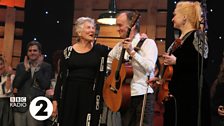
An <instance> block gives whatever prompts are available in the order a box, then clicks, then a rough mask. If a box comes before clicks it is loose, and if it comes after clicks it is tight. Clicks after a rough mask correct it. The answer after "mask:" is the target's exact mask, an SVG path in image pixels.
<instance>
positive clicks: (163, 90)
mask: <svg viewBox="0 0 224 126" xmlns="http://www.w3.org/2000/svg"><path fill="white" fill-rule="evenodd" d="M181 42H182V40H181V39H176V40H175V41H174V42H173V44H172V45H171V48H169V50H168V53H169V55H171V54H172V53H173V52H174V51H175V50H176V49H177V48H178V47H180V46H181ZM162 64H163V63H162ZM172 76H173V67H172V66H171V65H163V67H162V70H161V71H160V73H159V80H160V82H161V83H160V84H159V89H158V91H157V97H156V100H157V102H158V103H160V104H163V103H164V101H167V100H168V99H169V98H170V96H171V95H170V93H169V87H168V84H169V82H170V81H171V78H172Z"/></svg>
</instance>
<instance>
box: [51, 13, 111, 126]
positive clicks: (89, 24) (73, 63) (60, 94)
mask: <svg viewBox="0 0 224 126" xmlns="http://www.w3.org/2000/svg"><path fill="white" fill-rule="evenodd" d="M95 31H96V30H95V21H94V19H92V18H89V17H80V18H78V19H77V20H76V22H75V32H76V35H77V37H76V41H75V42H73V44H72V46H69V47H67V48H66V49H65V50H64V56H63V57H62V59H61V62H60V72H59V76H58V79H57V83H56V87H55V92H54V97H53V114H52V116H56V115H58V117H59V123H60V126H85V125H90V126H96V125H98V122H99V117H100V113H101V106H102V105H101V104H102V102H101V100H102V97H101V94H102V92H101V91H102V86H103V83H104V76H105V74H106V59H107V54H108V52H109V50H108V47H106V46H103V45H99V44H94V40H95ZM57 110H58V111H57Z"/></svg>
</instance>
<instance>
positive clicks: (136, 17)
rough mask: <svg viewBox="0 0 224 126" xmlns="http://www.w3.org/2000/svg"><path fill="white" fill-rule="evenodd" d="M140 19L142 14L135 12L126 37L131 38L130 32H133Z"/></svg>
mask: <svg viewBox="0 0 224 126" xmlns="http://www.w3.org/2000/svg"><path fill="white" fill-rule="evenodd" d="M139 17H140V13H139V12H137V11H136V12H135V13H134V14H133V16H132V19H131V22H130V24H129V28H128V31H127V34H126V37H129V35H130V32H131V28H132V27H134V25H135V23H136V22H137V20H138V18H139Z"/></svg>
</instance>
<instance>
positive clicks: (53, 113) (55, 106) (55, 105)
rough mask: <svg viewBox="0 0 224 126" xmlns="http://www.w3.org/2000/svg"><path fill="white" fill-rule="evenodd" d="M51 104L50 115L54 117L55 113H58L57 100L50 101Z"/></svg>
mask: <svg viewBox="0 0 224 126" xmlns="http://www.w3.org/2000/svg"><path fill="white" fill-rule="evenodd" d="M52 104H53V112H52V115H51V116H52V117H56V116H57V115H58V108H57V107H58V103H57V101H53V102H52Z"/></svg>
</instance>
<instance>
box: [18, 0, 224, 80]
mask: <svg viewBox="0 0 224 126" xmlns="http://www.w3.org/2000/svg"><path fill="white" fill-rule="evenodd" d="M167 1H168V15H167V18H168V20H167V21H168V22H167V40H166V41H167V46H169V44H170V43H168V42H172V41H173V40H174V37H173V28H172V26H173V25H172V22H171V19H172V17H173V14H172V13H173V9H174V7H175V1H174V0H167ZM176 2H177V1H176ZM200 2H202V3H205V4H204V5H206V8H205V10H206V12H207V13H206V17H207V24H208V32H207V35H208V39H209V40H208V43H209V62H208V66H209V67H208V69H206V70H205V72H206V75H205V78H206V81H208V83H212V81H213V80H214V79H215V78H216V75H217V72H218V70H219V64H220V62H221V58H222V52H223V48H224V42H223V38H224V32H223V30H222V29H221V28H223V23H224V21H223V17H222V15H221V13H222V11H221V8H222V4H221V1H220V0H212V1H211V0H207V1H206V0H203V1H200ZM211 10H212V11H211ZM46 11H48V14H46V13H45V12H46ZM73 11H74V0H63V1H61V0H26V4H25V21H24V39H23V51H22V58H21V61H22V60H23V56H24V55H25V54H26V47H25V46H26V44H27V42H29V41H31V40H33V39H34V38H36V39H37V41H39V42H40V43H41V44H42V46H43V53H44V54H45V55H46V57H45V60H46V61H47V62H50V63H51V62H52V53H53V52H54V51H55V50H58V49H59V50H62V49H64V48H65V47H66V46H68V45H70V44H71V41H72V25H73V24H72V23H73ZM57 21H59V23H57ZM219 37H222V38H221V39H220V38H219Z"/></svg>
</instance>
